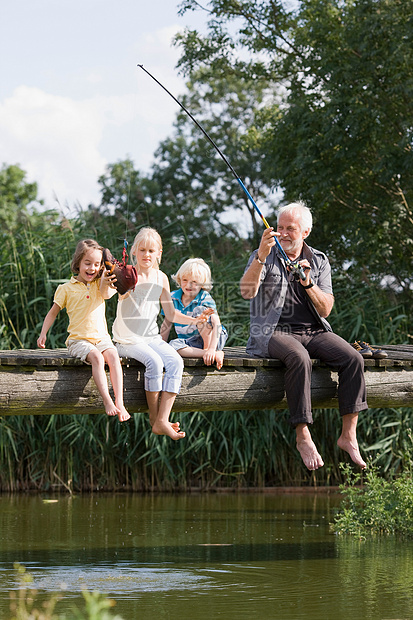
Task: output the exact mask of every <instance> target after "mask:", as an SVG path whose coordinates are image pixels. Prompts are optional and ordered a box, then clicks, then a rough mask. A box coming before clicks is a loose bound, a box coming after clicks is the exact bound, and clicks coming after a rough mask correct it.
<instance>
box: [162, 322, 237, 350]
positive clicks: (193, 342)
mask: <svg viewBox="0 0 413 620" xmlns="http://www.w3.org/2000/svg"><path fill="white" fill-rule="evenodd" d="M227 340H228V332H227V330H226V328H225V327H224V326H223V325H221V333H220V335H219V338H218V342H217V351H222V349H223V348H224V347H225V343H226V341H227ZM168 344H170V345H171V347H172V348H174V349H175V351H179V349H185V347H193V348H194V349H203V348H204V341H203V340H202V336H200V334H196V336H190V337H189V338H187V339H185V338H175V339H174V340H171V341H170V342H168Z"/></svg>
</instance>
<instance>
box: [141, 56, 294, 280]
mask: <svg viewBox="0 0 413 620" xmlns="http://www.w3.org/2000/svg"><path fill="white" fill-rule="evenodd" d="M138 67H139V68H140V69H142V70H143V71H145V73H147V74H148V75H149V77H151V78H152V79H153V80H154V81H155V82H156V83H157V84H158V85H159V86H160V87H161V88H163V90H164V91H165V92H167V93H168V95H169V96H170V97H172V99H173V100H174V101H176V103H177V104H178V105H179V106H180V107H181V108H182V110H183V111H184V112H185V113H186V114H188V116H189V118H190V119H191V120H192V121H193V122H194V123H195V125H196V126H197V127H198V128H199V129H200V130H201V131H202V133H203V134H204V136H205V137H206V139H207V140H208V141H209V142H210V143H211V144H212V146H213V147H214V149H215V150H216V151H217V153H218V154H219V155H220V156H221V158H222V159H223V160H224V162H225V163H226V165H227V166H228V168H229V169H230V170H231V172H232V174H233V175H234V177H235V178H236V180H237V181H238V183H239V185H240V186H241V188H242V190H243V191H244V192H245V194H246V195H247V197H248V198H249V200H250V201H251V204H252V206H253V207H254V209H255V210H256V212H257V213H258V215H259V216H260V218H261V219H262V221H263V222H264V225H265V227H266V228H270V225H269V224H268V222H267V220H266V219H265V217H264V216H263V214H262V213H261V211H260V210H259V208H258V207H257V205H256V203H255V200H254V199H253V197H252V196H251V194H250V193H249V191H248V190H247V188H246V187H245V185H244V183H243V182H242V180H241V179H240V177H239V175H238V174H237V173H236V172H235V170H234V168H233V167H232V166H231V164H230V163H229V161H228V159H227V158H226V157H225V155H224V154H223V153H222V151H221V150H220V149H219V148H218V146H217V145H216V144H215V142H214V141H213V140H212V138H211V137H210V136H209V135H208V134H207V132H206V131H205V129H204V128H203V127H202V126H201V125H200V124H199V123H198V121H197V120H196V118H194V117H193V116H192V114H191V113H190V112H189V110H187V109H186V108H185V106H184V105H183V104H182V103H181V102H180V101H178V99H177V98H176V97H174V95H173V94H172V93H171V92H170V91H169V90H168V89H167V88H165V86H164V85H163V84H161V82H159V80H157V79H156V77H155V76H153V75H152V73H149V71H148V70H147V69H145V67H144V66H143V65H138ZM274 241H275V243H276V245H277V247H278V249H279V251H280V253H281V255H282V257H283V259H284V261H285V263H286V265H287V267H288V268H289V269H290V271H291V272H292V273H294V275H295V276H298V278H301V280H305V277H306V276H305V273H304V269H303V268H302V267H301V265H300V264H299V263H298V262H296V261H293V260H291V258H288V256H287V254H286V253H285V252H284V249H283V247H282V245H281V244H280V242H279V241H278V239H277V237H274ZM298 278H297V279H298Z"/></svg>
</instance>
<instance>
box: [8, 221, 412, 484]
mask: <svg viewBox="0 0 413 620" xmlns="http://www.w3.org/2000/svg"><path fill="white" fill-rule="evenodd" d="M88 218H89V219H87V218H85V217H83V216H82V214H80V215H79V217H78V218H77V219H76V218H75V219H74V220H73V221H70V222H68V221H67V220H65V219H64V218H62V217H61V216H60V215H59V214H58V213H56V212H48V213H46V214H44V215H43V216H42V218H34V219H33V221H31V222H29V223H28V225H27V227H24V228H21V229H19V231H17V232H15V234H12V235H11V234H5V235H3V245H2V247H1V248H0V255H1V260H2V267H3V269H2V273H3V277H2V278H1V279H0V348H2V349H13V348H35V347H36V340H37V337H38V334H39V332H40V327H41V324H42V321H43V318H44V316H45V314H46V312H47V311H48V309H49V308H50V305H51V303H52V300H53V293H54V290H55V288H56V286H57V284H58V283H59V282H61V281H64V280H66V279H67V278H68V277H69V276H70V261H71V256H72V253H73V250H74V246H75V243H76V242H77V240H78V239H79V238H82V237H90V236H92V237H95V238H96V239H97V240H98V241H99V242H100V243H101V244H102V245H104V246H107V247H110V248H111V249H113V251H114V252H115V255H118V254H119V256H120V253H121V245H122V241H120V240H119V232H120V231H119V230H118V229H117V228H116V225H115V223H114V222H113V221H112V220H110V225H106V224H107V221H106V224H105V220H104V218H103V219H102V218H101V217H100V218H97V219H96V222H94V223H93V225H92V224H91V223H90V222H91V214H90V213H88ZM88 222H89V223H88ZM102 222H103V223H102ZM226 248H227V250H228V254H227V256H226V258H225V259H223V258H222V252H215V251H214V248H211V252H210V256H205V257H204V258H205V259H206V260H207V261H208V262H209V263H210V264H211V268H212V273H213V278H214V280H215V285H214V288H213V290H212V293H213V295H214V298H215V300H216V302H217V306H218V309H219V313H220V316H221V320H222V322H223V323H224V324H225V325H226V326H227V327H228V329H229V334H230V337H229V340H228V345H244V344H245V343H246V340H247V338H248V328H249V324H248V315H249V306H248V303H247V302H245V301H244V300H242V298H241V296H240V295H239V289H238V282H239V279H240V277H241V275H242V272H243V270H244V266H245V264H246V261H247V257H248V251H247V250H246V249H245V248H244V251H243V252H240V250H239V248H238V249H237V248H233V249H232V250H231V246H230V245H229V244H227V245H226ZM221 249H222V248H221ZM181 250H182V248H181ZM166 255H167V258H166V260H165V261H163V263H162V268H163V270H164V271H166V273H168V274H171V273H173V272H174V271H175V270H176V269H177V267H178V266H179V264H180V263H181V262H182V260H184V259H186V258H187V255H185V254H184V253H183V250H182V252H181V255H179V253H178V252H175V253H173V252H172V251H171V248H169V250H168V251H167V252H166ZM217 256H220V258H219V260H218V258H217ZM335 295H336V306H335V309H334V311H333V313H332V316H331V323H332V326H333V328H334V330H335V331H336V332H337V333H339V334H340V335H342V336H343V337H344V338H345V339H346V340H348V341H353V340H356V339H362V340H367V341H370V342H372V343H374V344H383V343H387V344H399V343H403V342H408V340H409V329H410V325H409V313H408V312H407V311H406V309H405V308H406V307H409V306H408V305H406V306H404V305H403V303H402V302H401V301H400V300H398V299H397V297H395V296H394V295H393V296H392V297H389V295H388V294H387V293H386V292H385V291H383V290H380V289H377V288H373V287H369V286H366V285H364V284H363V283H362V282H360V283H358V284H357V286H354V288H353V287H352V288H350V289H349V287H348V284H346V283H345V282H344V281H343V282H341V281H340V282H339V283H338V286H337V287H336V288H335ZM115 309H116V303H110V302H109V303H108V304H107V318H108V324H109V326H110V325H111V322H112V320H113V318H114V313H115ZM66 326H67V318H66V316H65V313H64V312H62V313H60V314H59V317H58V319H57V321H56V322H55V325H54V326H53V329H52V330H51V332H50V334H49V339H48V346H49V347H50V348H56V347H62V346H64V342H65V339H66ZM412 417H413V413H412V410H411V409H407V408H403V409H377V410H369V411H368V412H365V413H364V412H363V413H362V414H361V416H360V422H359V440H360V445H361V448H362V450H363V451H364V454H365V455H371V456H372V458H373V461H374V463H375V464H376V465H377V467H379V468H380V469H381V471H382V472H383V473H384V474H386V475H391V473H392V472H394V471H401V470H403V463H404V454H405V452H406V441H407V432H408V429H409V428H411V427H412V422H413V420H412ZM175 418H176V419H179V420H180V422H181V426H182V427H183V428H184V429H185V430H186V432H187V438H186V439H185V440H181V441H179V442H173V441H171V440H170V439H169V438H167V437H158V436H154V435H153V434H152V433H151V430H150V427H149V423H148V419H147V415H146V414H138V413H135V414H134V415H133V416H132V420H131V421H130V422H128V423H124V424H119V423H118V421H117V420H113V419H109V418H108V417H107V416H105V415H96V416H80V415H76V416H75V415H74V416H15V417H3V418H0V490H3V491H21V490H30V489H33V490H45V489H62V490H65V491H67V492H70V493H72V492H78V491H82V490H85V491H89V490H115V489H116V490H119V489H125V490H132V491H149V490H153V489H156V490H162V491H168V490H170V491H172V490H188V489H190V488H197V489H213V488H218V487H230V488H234V489H236V488H241V487H264V486H290V485H294V486H296V485H337V484H340V483H341V482H342V480H343V475H342V472H341V470H340V468H339V462H340V461H341V460H343V458H344V460H345V456H343V454H342V453H340V451H339V449H338V448H337V446H336V438H337V437H338V435H339V428H340V418H339V415H338V412H337V411H336V410H323V411H316V412H315V413H314V418H315V422H314V425H313V429H312V432H313V435H314V439H315V441H316V444H317V446H318V447H319V450H320V453H321V454H322V455H323V458H324V461H325V463H326V465H325V467H324V468H322V469H321V470H319V471H317V472H316V473H309V472H308V471H307V470H306V469H305V467H304V466H303V464H302V461H301V458H300V457H299V454H298V452H297V450H296V448H295V437H294V432H293V430H292V429H291V428H290V426H289V424H288V412H287V411H281V412H280V411H237V412H231V413H229V412H225V413H223V412H219V411H217V412H212V413H205V412H202V411H196V412H188V413H185V414H180V415H179V416H177V415H175Z"/></svg>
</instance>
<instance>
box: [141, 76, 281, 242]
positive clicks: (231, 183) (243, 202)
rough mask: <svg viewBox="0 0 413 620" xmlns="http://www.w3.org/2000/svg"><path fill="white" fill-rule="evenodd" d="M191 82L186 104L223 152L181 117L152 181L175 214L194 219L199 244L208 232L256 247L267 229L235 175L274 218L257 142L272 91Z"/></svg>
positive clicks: (234, 83) (243, 84) (210, 80)
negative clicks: (256, 132) (259, 121)
mask: <svg viewBox="0 0 413 620" xmlns="http://www.w3.org/2000/svg"><path fill="white" fill-rule="evenodd" d="M191 77H192V79H191V81H190V82H188V84H187V92H186V94H185V96H184V97H183V98H182V103H183V105H184V106H185V108H186V109H187V110H188V111H189V112H190V113H191V115H192V116H193V118H195V119H196V121H197V123H198V124H199V125H200V126H201V127H202V128H203V129H204V130H205V132H206V133H207V134H208V136H209V138H210V140H212V142H213V143H214V144H215V145H216V147H217V148H214V146H213V145H212V144H211V143H210V141H209V140H208V138H207V137H206V136H205V135H204V133H203V132H202V130H201V129H200V127H199V126H197V125H196V123H194V122H193V120H192V119H191V118H190V117H189V116H188V114H186V113H185V112H183V111H182V112H180V113H179V114H178V117H177V121H176V123H175V133H174V135H173V136H171V137H170V138H169V139H168V140H165V141H164V142H163V143H162V144H161V145H160V147H159V148H158V150H157V152H156V162H155V166H154V168H153V177H152V178H153V179H154V180H156V181H157V183H158V187H159V188H161V191H162V193H163V199H164V200H166V201H167V202H169V203H170V206H171V210H172V209H173V208H174V206H175V208H176V209H178V210H181V211H182V214H183V215H185V214H186V216H188V215H189V214H192V215H193V217H194V218H196V220H197V221H198V226H199V232H198V233H197V231H196V230H195V229H194V230H193V236H194V238H195V239H196V238H199V237H202V236H203V235H204V233H205V230H206V227H207V226H209V231H208V234H212V235H214V234H215V236H218V237H219V238H222V237H228V238H229V239H233V240H234V243H238V244H239V242H240V241H241V240H242V238H243V237H245V236H247V237H250V240H253V243H254V244H255V243H256V242H257V240H258V237H259V234H260V230H261V229H262V222H261V220H260V218H259V217H258V216H257V214H256V212H255V210H254V207H253V205H252V204H251V202H250V200H249V199H248V198H247V195H246V193H245V192H244V191H243V190H242V188H241V187H240V184H239V183H238V182H237V178H236V175H237V176H238V177H239V178H241V180H242V181H243V183H244V184H245V186H246V187H247V189H248V191H249V192H250V194H251V195H252V196H253V198H254V200H255V201H256V202H257V203H260V202H261V203H262V202H263V198H264V197H265V198H266V201H265V203H263V204H262V205H261V206H262V209H263V210H265V211H266V213H268V211H270V212H271V211H272V209H273V206H274V203H273V201H272V200H271V198H270V196H269V187H268V186H267V185H266V184H265V181H264V180H263V175H262V166H263V154H262V152H261V151H260V150H257V149H255V147H254V144H253V142H252V140H251V136H252V135H253V132H254V127H255V125H256V121H255V117H256V115H257V114H258V113H259V110H260V108H261V107H262V105H263V100H264V98H265V97H266V96H268V94H267V93H268V85H267V84H266V83H265V82H264V81H263V82H257V83H255V82H254V81H252V80H248V81H246V80H245V79H243V80H242V81H240V80H236V79H233V78H231V76H228V77H226V78H214V77H211V76H209V75H208V74H205V73H204V72H202V71H201V72H198V73H194V74H193V75H192V76H191ZM248 136H250V137H249V138H248ZM247 138H248V145H247V142H246V141H247ZM217 149H219V151H220V152H221V154H222V155H220V154H219V152H218V150H217ZM224 158H225V159H226V162H228V163H226V162H225V161H224ZM228 164H229V165H228ZM230 166H231V167H232V169H233V171H231V169H230ZM234 173H235V174H234ZM194 223H195V222H194ZM218 245H219V244H218Z"/></svg>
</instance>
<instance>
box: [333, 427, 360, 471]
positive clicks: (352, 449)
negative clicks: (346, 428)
mask: <svg viewBox="0 0 413 620" xmlns="http://www.w3.org/2000/svg"><path fill="white" fill-rule="evenodd" d="M337 445H338V447H339V448H341V449H342V450H344V451H345V452H347V454H349V456H350V458H351V460H352V461H353V462H354V463H355V464H356V465H358V466H359V467H361V469H365V468H366V467H367V465H366V463H365V462H364V461H363V459H362V458H361V454H360V450H359V446H358V443H357V439H353V440H350V439H346V438H345V437H343V435H341V437H339V438H338V441H337Z"/></svg>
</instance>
